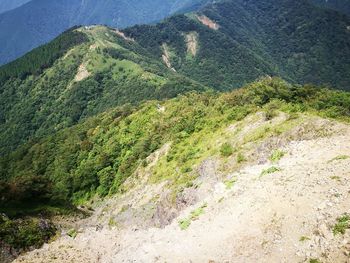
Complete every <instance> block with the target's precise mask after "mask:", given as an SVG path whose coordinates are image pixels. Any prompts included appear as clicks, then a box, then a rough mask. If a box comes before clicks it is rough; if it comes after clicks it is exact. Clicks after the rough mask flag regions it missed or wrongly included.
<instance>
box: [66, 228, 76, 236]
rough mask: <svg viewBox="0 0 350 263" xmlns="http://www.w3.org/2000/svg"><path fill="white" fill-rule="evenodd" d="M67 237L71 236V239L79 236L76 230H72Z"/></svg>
mask: <svg viewBox="0 0 350 263" xmlns="http://www.w3.org/2000/svg"><path fill="white" fill-rule="evenodd" d="M67 235H68V236H70V237H71V238H76V237H77V235H78V232H77V230H76V229H74V228H72V229H70V230H68V232H67Z"/></svg>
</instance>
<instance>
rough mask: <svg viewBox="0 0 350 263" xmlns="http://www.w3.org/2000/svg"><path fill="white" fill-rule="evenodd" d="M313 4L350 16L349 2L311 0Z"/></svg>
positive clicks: (345, 0)
mask: <svg viewBox="0 0 350 263" xmlns="http://www.w3.org/2000/svg"><path fill="white" fill-rule="evenodd" d="M311 2H313V3H314V4H316V5H318V6H320V7H324V8H330V9H334V10H336V11H338V12H341V13H343V14H346V15H348V16H349V15H350V1H349V0H311Z"/></svg>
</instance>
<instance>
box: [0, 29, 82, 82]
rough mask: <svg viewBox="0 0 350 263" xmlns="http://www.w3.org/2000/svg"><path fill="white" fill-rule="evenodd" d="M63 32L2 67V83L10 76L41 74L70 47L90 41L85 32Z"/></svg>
mask: <svg viewBox="0 0 350 263" xmlns="http://www.w3.org/2000/svg"><path fill="white" fill-rule="evenodd" d="M75 29H76V27H74V28H72V29H70V30H68V31H67V32H65V33H63V34H62V35H60V36H59V37H57V38H56V39H54V40H53V41H51V42H50V43H48V44H47V45H44V46H42V47H39V48H36V49H34V50H33V51H31V52H29V53H28V54H26V55H25V56H23V57H22V58H21V59H18V60H15V61H14V62H11V63H9V64H7V65H5V66H2V67H0V84H4V82H5V81H6V80H8V79H10V78H20V79H22V80H23V79H25V78H26V77H27V76H29V75H39V74H41V73H42V72H43V71H44V70H45V69H46V68H49V67H51V66H52V65H53V63H54V62H55V61H56V60H57V59H58V58H60V57H61V56H63V55H64V54H65V53H66V52H67V51H68V50H69V49H70V48H72V47H74V46H76V45H80V44H82V43H84V42H87V41H88V38H87V37H86V35H85V34H83V33H81V32H78V31H76V30H75Z"/></svg>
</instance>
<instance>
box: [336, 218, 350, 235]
mask: <svg viewBox="0 0 350 263" xmlns="http://www.w3.org/2000/svg"><path fill="white" fill-rule="evenodd" d="M349 228H350V216H349V215H348V214H344V215H342V216H341V217H339V218H338V219H337V223H336V224H335V225H334V227H333V234H334V235H339V234H342V235H344V234H345V231H346V230H347V229H349Z"/></svg>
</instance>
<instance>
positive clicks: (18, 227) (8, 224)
mask: <svg viewBox="0 0 350 263" xmlns="http://www.w3.org/2000/svg"><path fill="white" fill-rule="evenodd" d="M55 232H56V229H55V227H54V226H53V225H52V224H51V223H50V222H49V221H47V220H43V219H36V218H23V219H14V220H11V219H9V218H7V217H6V216H2V215H0V236H1V241H2V242H4V243H5V244H7V245H9V246H11V247H13V248H14V249H24V250H26V249H29V248H31V247H40V246H41V245H43V244H44V243H45V242H47V241H48V240H49V239H50V238H51V237H52V236H53V235H55Z"/></svg>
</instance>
